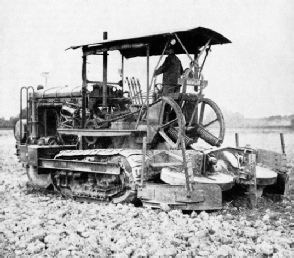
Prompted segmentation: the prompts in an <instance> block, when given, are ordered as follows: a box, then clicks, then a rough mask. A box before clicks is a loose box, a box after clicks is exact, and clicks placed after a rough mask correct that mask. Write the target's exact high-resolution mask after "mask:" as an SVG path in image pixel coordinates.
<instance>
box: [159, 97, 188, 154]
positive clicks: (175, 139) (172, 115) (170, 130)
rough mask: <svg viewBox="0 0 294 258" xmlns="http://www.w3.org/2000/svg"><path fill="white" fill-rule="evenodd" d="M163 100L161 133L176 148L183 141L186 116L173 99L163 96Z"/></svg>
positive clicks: (160, 119) (160, 114)
mask: <svg viewBox="0 0 294 258" xmlns="http://www.w3.org/2000/svg"><path fill="white" fill-rule="evenodd" d="M161 102H162V105H161V108H160V113H159V123H158V124H159V125H160V127H159V134H160V135H161V136H162V137H163V139H164V140H165V141H166V142H167V143H168V144H169V145H170V146H171V147H172V148H175V149H176V148H178V146H179V144H180V142H181V135H182V136H184V130H183V126H184V125H185V117H184V116H183V113H182V111H181V108H180V107H179V105H178V104H177V103H176V102H175V101H174V100H173V99H171V98H169V97H162V99H161Z"/></svg>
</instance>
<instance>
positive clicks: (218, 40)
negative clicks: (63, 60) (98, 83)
mask: <svg viewBox="0 0 294 258" xmlns="http://www.w3.org/2000/svg"><path fill="white" fill-rule="evenodd" d="M175 35H177V36H178V38H179V39H180V41H181V42H182V43H183V45H184V46H185V48H186V50H187V51H188V52H189V54H195V53H196V52H197V49H198V48H199V47H202V46H204V45H205V44H206V43H207V42H208V40H211V41H210V45H218V44H226V43H231V41H230V40H228V39H227V38H225V37H224V36H223V35H221V34H219V33H217V32H215V31H213V30H210V29H206V28H202V27H198V28H194V29H190V30H183V31H176V32H166V33H160V34H153V35H147V36H140V37H135V38H126V39H117V40H105V41H102V42H98V43H94V44H88V45H80V46H72V47H70V48H71V49H77V48H82V49H83V52H84V54H85V55H91V54H99V53H101V52H104V51H111V50H119V51H120V52H121V54H122V55H123V56H124V57H126V58H131V57H138V56H146V55H147V51H146V46H147V45H149V55H150V56H154V55H161V54H162V51H163V49H164V47H165V45H166V42H167V41H168V40H171V39H173V38H175V39H176V36H175ZM174 48H175V54H184V53H185V51H184V49H183V48H182V46H181V45H180V43H179V42H178V41H177V43H176V44H175V45H174Z"/></svg>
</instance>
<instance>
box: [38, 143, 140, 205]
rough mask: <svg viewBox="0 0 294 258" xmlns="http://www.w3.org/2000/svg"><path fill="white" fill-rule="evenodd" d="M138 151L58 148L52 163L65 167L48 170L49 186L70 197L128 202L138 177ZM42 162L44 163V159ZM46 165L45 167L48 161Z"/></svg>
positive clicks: (134, 189)
mask: <svg viewBox="0 0 294 258" xmlns="http://www.w3.org/2000/svg"><path fill="white" fill-rule="evenodd" d="M141 153H142V152H141V151H139V150H138V151H137V150H123V149H111V150H110V149H95V150H72V151H70V150H66V151H61V152H60V153H59V154H58V155H56V156H55V161H54V162H55V163H57V164H58V163H59V166H60V167H62V166H65V167H66V168H65V169H64V170H63V169H58V170H55V171H53V172H51V177H52V182H53V185H54V186H55V188H56V189H58V190H60V191H61V192H62V193H63V194H65V195H67V196H70V197H73V198H78V199H89V200H92V201H99V202H113V203H118V202H122V203H128V202H132V201H133V200H134V198H135V197H136V187H137V185H138V183H139V180H140V171H141V164H142V154H141ZM48 163H49V162H48ZM43 164H44V165H46V164H47V163H46V161H45V160H44V162H43ZM68 164H71V166H75V165H78V166H79V168H77V171H75V169H74V168H73V167H72V168H69V166H68ZM91 165H93V166H92V167H91ZM46 167H47V168H49V167H50V164H47V165H46ZM80 167H81V168H84V169H80ZM93 168H95V169H96V171H93ZM78 170H84V171H83V172H81V171H78ZM87 170H89V171H88V172H87Z"/></svg>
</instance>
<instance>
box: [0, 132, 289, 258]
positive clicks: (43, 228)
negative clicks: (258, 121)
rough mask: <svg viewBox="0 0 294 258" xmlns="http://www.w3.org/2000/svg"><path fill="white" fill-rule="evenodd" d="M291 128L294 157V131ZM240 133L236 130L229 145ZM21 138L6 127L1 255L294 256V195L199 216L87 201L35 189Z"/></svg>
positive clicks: (266, 141) (0, 135)
mask: <svg viewBox="0 0 294 258" xmlns="http://www.w3.org/2000/svg"><path fill="white" fill-rule="evenodd" d="M239 133H240V145H245V144H247V143H250V144H251V146H252V147H260V148H267V149H270V150H274V151H280V138H279V137H280V136H279V134H278V132H273V131H266V132H257V131H250V132H249V133H247V134H244V133H242V132H239ZM284 133H285V142H286V151H287V153H288V155H289V157H290V161H292V162H293V160H294V159H293V157H294V133H293V132H289V131H286V132H284ZM234 139H235V138H234V132H233V131H229V132H228V133H227V138H226V141H225V143H224V144H225V145H229V144H231V145H234ZM14 144H15V140H14V137H13V133H12V131H7V130H2V131H0V257H98V256H99V257H106V256H115V257H130V256H132V257H143V256H144V257H147V256H163V255H166V257H168V256H169V257H183V256H190V257H195V256H197V257H198V256H199V257H201V256H202V257H248V256H250V257H294V238H293V236H294V216H293V214H294V205H293V202H291V201H288V200H283V201H280V202H276V203H274V202H273V201H272V200H271V199H267V198H261V199H260V200H259V203H258V209H254V210H249V209H245V208H242V207H235V206H233V205H232V204H230V203H227V204H225V205H224V209H223V210H221V211H218V212H212V213H206V212H201V213H199V214H197V213H192V214H182V213H181V212H179V211H170V212H162V211H154V210H150V209H144V208H135V207H133V206H132V205H128V206H126V205H113V204H110V205H98V204H87V203H84V204H81V203H78V202H75V201H73V200H66V199H64V198H62V197H60V196H58V195H52V194H43V193H40V192H34V191H32V190H31V189H29V188H27V186H26V181H27V177H26V174H25V170H24V169H22V168H21V165H20V163H18V161H17V159H16V157H15V155H14V152H15V149H14Z"/></svg>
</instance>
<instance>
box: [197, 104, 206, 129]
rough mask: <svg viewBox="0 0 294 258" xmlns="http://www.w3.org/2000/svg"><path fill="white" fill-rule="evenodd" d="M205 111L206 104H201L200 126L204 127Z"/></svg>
mask: <svg viewBox="0 0 294 258" xmlns="http://www.w3.org/2000/svg"><path fill="white" fill-rule="evenodd" d="M204 109H205V103H204V102H202V103H201V109H200V116H199V123H198V124H199V125H202V123H203V117H204Z"/></svg>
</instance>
